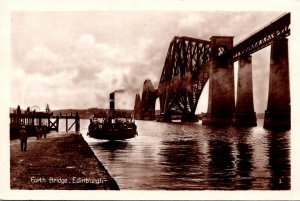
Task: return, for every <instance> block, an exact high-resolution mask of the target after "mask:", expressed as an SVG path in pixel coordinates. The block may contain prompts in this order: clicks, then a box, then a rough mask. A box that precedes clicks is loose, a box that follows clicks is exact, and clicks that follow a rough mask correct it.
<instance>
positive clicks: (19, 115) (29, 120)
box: [10, 107, 80, 139]
mask: <svg viewBox="0 0 300 201" xmlns="http://www.w3.org/2000/svg"><path fill="white" fill-rule="evenodd" d="M60 120H65V121H66V132H68V131H70V130H71V129H72V127H73V126H75V131H76V132H79V131H80V117H79V115H78V113H76V114H75V115H73V114H72V113H71V114H70V115H61V114H60V115H56V116H54V115H53V113H52V112H50V111H46V112H36V111H30V110H29V109H27V110H26V111H22V110H21V109H20V108H19V107H18V108H17V109H13V110H11V112H10V134H11V139H14V138H17V136H18V132H19V130H20V128H21V127H22V126H25V128H26V130H28V131H29V132H30V133H32V134H35V132H36V128H42V129H43V132H49V131H57V132H58V131H59V130H58V129H59V122H60ZM69 120H74V121H73V122H71V124H70V126H69V123H70V122H69Z"/></svg>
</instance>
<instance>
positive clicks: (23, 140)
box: [20, 126, 28, 151]
mask: <svg viewBox="0 0 300 201" xmlns="http://www.w3.org/2000/svg"><path fill="white" fill-rule="evenodd" d="M27 138H28V134H27V131H26V130H25V126H22V128H21V130H20V141H21V151H26V150H27Z"/></svg>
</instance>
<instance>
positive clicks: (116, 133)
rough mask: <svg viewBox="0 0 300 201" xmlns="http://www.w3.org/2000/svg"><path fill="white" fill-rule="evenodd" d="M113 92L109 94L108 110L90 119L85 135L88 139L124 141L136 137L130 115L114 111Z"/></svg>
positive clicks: (135, 127)
mask: <svg viewBox="0 0 300 201" xmlns="http://www.w3.org/2000/svg"><path fill="white" fill-rule="evenodd" d="M115 92H116V91H115ZM115 92H113V93H111V94H110V110H109V111H103V112H100V113H97V114H94V116H93V117H92V118H91V119H90V124H89V127H88V133H87V135H89V136H90V137H92V138H96V139H103V140H125V139H129V138H134V137H135V136H137V135H138V133H137V126H136V124H135V122H134V119H133V116H132V114H131V113H129V112H125V111H116V110H115V107H114V93H115Z"/></svg>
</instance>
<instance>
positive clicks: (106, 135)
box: [88, 128, 137, 140]
mask: <svg viewBox="0 0 300 201" xmlns="http://www.w3.org/2000/svg"><path fill="white" fill-rule="evenodd" d="M88 135H89V136H90V137H92V138H96V139H102V140H126V139H130V138H134V137H135V136H137V131H136V129H133V128H129V129H126V130H123V129H107V130H103V129H94V130H91V131H89V133H88Z"/></svg>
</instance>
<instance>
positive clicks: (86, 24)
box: [10, 11, 282, 112]
mask: <svg viewBox="0 0 300 201" xmlns="http://www.w3.org/2000/svg"><path fill="white" fill-rule="evenodd" d="M281 15H282V13H281V12H202V11H199V12H186V11H185V12H167V11H144V12H142V11H103V12H101V11H99V12H98V11H97V12H96V11H93V12H88V11H84V12H81V11H72V12H71V11H70V12H29V11H26V12H22V11H15V12H12V13H11V47H12V68H11V74H10V76H11V77H10V82H11V90H10V94H11V99H10V106H11V107H16V106H17V105H20V106H21V107H22V108H25V107H28V106H30V107H31V106H33V105H38V106H39V107H40V108H41V110H44V109H45V105H46V104H47V103H48V104H49V105H50V107H51V109H63V108H74V109H75V108H77V109H86V108H91V107H98V108H108V95H109V93H110V92H112V91H114V90H116V89H125V92H124V93H122V94H118V95H117V97H116V98H117V104H116V107H117V108H124V109H133V107H134V100H135V94H136V93H140V94H141V90H142V85H143V82H144V80H146V79H150V80H151V81H152V83H154V86H155V87H157V85H158V82H159V79H160V75H161V71H162V68H163V64H164V60H165V57H166V53H167V50H168V47H169V44H170V42H171V40H172V38H173V37H174V36H189V37H195V38H199V39H204V40H209V39H210V37H211V36H214V35H215V36H217V35H224V36H234V43H235V44H236V43H238V42H239V41H241V40H243V39H244V38H246V37H247V36H249V35H250V34H251V33H253V32H255V31H256V30H258V29H260V28H261V27H263V26H264V25H266V24H268V23H269V22H271V21H272V20H274V19H276V18H278V17H279V16H281ZM269 58H270V48H265V49H264V50H261V51H260V52H258V53H255V54H254V55H253V81H254V104H255V110H256V112H264V110H265V109H266V104H267V94H268V79H267V78H268V76H269V74H268V73H269ZM235 66H237V65H236V64H235ZM235 79H236V78H235ZM207 99H208V89H207V87H206V89H205V90H204V92H203V95H202V96H201V98H200V103H199V105H198V109H197V111H198V112H206V110H207Z"/></svg>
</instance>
